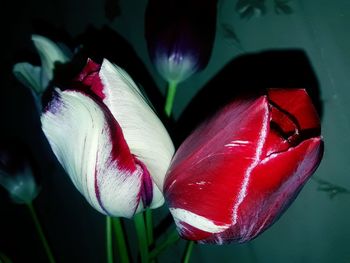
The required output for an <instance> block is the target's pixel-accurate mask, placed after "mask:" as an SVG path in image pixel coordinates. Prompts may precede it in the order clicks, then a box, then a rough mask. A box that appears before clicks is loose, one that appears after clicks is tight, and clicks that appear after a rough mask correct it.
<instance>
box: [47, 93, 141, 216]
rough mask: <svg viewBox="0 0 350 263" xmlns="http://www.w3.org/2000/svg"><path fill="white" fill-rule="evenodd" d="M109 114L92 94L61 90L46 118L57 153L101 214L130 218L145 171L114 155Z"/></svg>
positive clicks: (81, 190)
mask: <svg viewBox="0 0 350 263" xmlns="http://www.w3.org/2000/svg"><path fill="white" fill-rule="evenodd" d="M105 116H106V115H105V113H104V112H103V110H102V108H101V107H100V106H99V105H98V104H97V103H96V102H95V101H93V100H92V99H91V98H90V97H88V96H86V95H84V94H82V93H80V92H76V91H64V92H61V91H59V90H57V95H56V98H54V99H53V101H51V104H50V105H49V108H48V110H47V111H46V112H44V114H43V115H42V118H41V121H42V128H43V131H44V133H45V135H46V137H47V139H48V141H49V143H50V145H51V147H52V149H53V152H54V153H55V155H56V156H57V158H58V160H59V162H60V163H61V164H62V166H63V168H64V169H65V171H66V172H67V173H68V175H69V176H70V178H71V179H72V181H73V183H74V185H75V186H76V187H77V189H78V190H79V191H80V192H81V193H82V194H83V195H84V196H85V198H86V199H87V201H88V202H89V203H90V204H91V205H92V206H93V207H94V208H96V209H97V210H98V211H100V212H101V213H104V214H107V213H108V214H109V215H113V216H122V217H128V218H130V217H132V216H133V214H134V212H135V210H136V208H137V206H138V203H139V200H140V198H139V191H140V187H141V172H140V171H137V170H135V172H133V174H131V172H128V171H125V169H120V167H118V160H113V159H112V157H113V156H112V155H111V151H112V142H111V134H110V132H111V130H110V127H109V125H110V123H107V121H106V118H105Z"/></svg>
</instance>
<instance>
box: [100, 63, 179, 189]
mask: <svg viewBox="0 0 350 263" xmlns="http://www.w3.org/2000/svg"><path fill="white" fill-rule="evenodd" d="M100 79H101V81H102V83H103V86H104V89H103V93H104V95H105V98H104V100H103V102H104V103H105V104H106V105H107V107H108V108H109V109H110V111H111V112H112V114H113V116H114V118H115V119H116V120H117V121H118V123H119V124H120V126H121V127H122V130H123V133H124V136H125V140H126V142H127V144H128V145H129V148H130V150H131V152H132V154H134V155H135V156H137V158H138V159H139V160H141V161H142V162H143V163H144V164H145V165H146V167H147V168H148V170H149V172H150V174H151V176H152V179H153V180H154V182H155V183H156V185H157V187H158V188H159V190H162V189H163V182H164V177H165V173H166V171H167V169H168V167H169V164H170V161H171V158H172V156H173V154H174V146H173V143H172V141H171V139H170V136H169V134H168V132H167V131H166V129H165V127H164V126H163V124H162V123H161V121H160V120H159V118H158V117H157V115H156V114H155V113H154V111H153V110H152V109H151V108H150V106H149V105H148V104H147V102H146V100H145V98H144V97H143V95H142V94H141V92H140V90H139V89H138V88H137V86H136V84H135V83H134V81H133V80H132V79H131V78H130V76H129V75H128V74H127V73H126V72H125V71H124V70H123V69H121V68H119V67H118V66H116V65H114V64H112V63H110V62H109V61H108V60H106V59H105V60H104V61H103V63H102V66H101V70H100Z"/></svg>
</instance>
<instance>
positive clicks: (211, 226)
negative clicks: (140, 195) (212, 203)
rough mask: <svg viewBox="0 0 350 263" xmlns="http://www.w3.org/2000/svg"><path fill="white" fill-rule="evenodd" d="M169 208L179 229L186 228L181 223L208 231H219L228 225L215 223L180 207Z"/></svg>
mask: <svg viewBox="0 0 350 263" xmlns="http://www.w3.org/2000/svg"><path fill="white" fill-rule="evenodd" d="M169 210H170V212H171V214H172V215H173V217H174V220H175V223H176V225H177V227H178V229H179V230H180V231H183V230H185V229H186V226H185V225H183V223H186V224H187V225H190V226H192V227H194V228H197V229H200V230H203V231H206V232H209V233H220V232H223V231H224V230H226V229H227V228H229V227H230V225H229V224H223V225H217V224H216V223H215V222H213V221H212V220H210V219H208V218H205V217H203V216H200V215H197V214H195V213H192V212H191V211H187V210H185V209H182V208H169Z"/></svg>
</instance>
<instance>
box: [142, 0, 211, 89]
mask: <svg viewBox="0 0 350 263" xmlns="http://www.w3.org/2000/svg"><path fill="white" fill-rule="evenodd" d="M216 13H217V0H204V1H200V0H178V1H176V0H170V1H163V0H150V1H148V6H147V8H146V14H145V35H146V40H147V45H148V51H149V54H150V57H151V60H152V62H153V64H154V65H155V66H156V68H157V70H158V72H159V73H160V74H161V75H162V77H163V78H164V79H165V80H166V81H168V82H169V83H175V84H178V83H180V82H182V81H184V80H185V79H187V78H188V77H190V76H191V75H192V74H194V73H196V72H198V71H199V70H202V69H203V68H204V67H205V66H206V65H207V64H208V61H209V58H210V55H211V50H212V47H213V42H214V37H215V28H216Z"/></svg>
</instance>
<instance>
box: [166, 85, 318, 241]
mask: <svg viewBox="0 0 350 263" xmlns="http://www.w3.org/2000/svg"><path fill="white" fill-rule="evenodd" d="M322 153H323V141H322V137H321V136H320V122H319V119H318V116H317V112H316V110H315V108H314V107H313V105H312V102H311V100H310V98H309V96H308V95H307V93H306V91H305V90H304V89H291V90H287V89H270V90H268V92H267V93H266V94H264V95H262V96H258V97H249V98H240V99H237V100H235V101H233V102H232V103H230V104H229V105H228V106H226V107H225V108H224V109H222V110H221V111H219V112H218V113H217V114H216V115H215V116H213V117H212V118H211V119H210V120H209V121H207V122H205V123H204V124H202V125H201V126H200V127H199V128H197V129H196V130H195V131H194V132H193V134H192V135H191V136H190V137H188V138H187V139H186V140H185V141H184V143H183V144H182V145H181V146H180V148H179V150H178V151H177V152H176V155H175V157H174V159H173V161H172V163H171V166H170V168H169V170H168V173H167V176H166V180H165V184H164V193H165V197H166V199H167V202H168V204H169V207H170V211H171V213H172V215H173V217H174V219H175V222H176V224H177V228H178V231H179V233H180V235H181V236H182V237H183V238H185V239H189V240H195V241H199V242H201V243H218V244H222V243H229V242H246V241H249V240H251V239H253V238H255V237H256V236H258V235H259V234H260V233H262V232H263V231H264V230H266V229H267V228H268V227H269V226H271V225H272V224H273V223H274V222H275V221H276V220H277V219H278V218H279V216H280V215H281V214H282V213H283V212H284V211H285V210H286V208H288V206H289V205H290V204H291V202H292V201H293V200H294V199H295V198H296V196H297V194H298V193H299V191H300V190H301V189H302V187H303V185H304V184H305V183H306V181H307V180H308V179H309V177H310V176H311V175H312V174H313V172H314V171H315V170H316V168H317V167H318V165H319V163H320V161H321V158H322Z"/></svg>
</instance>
